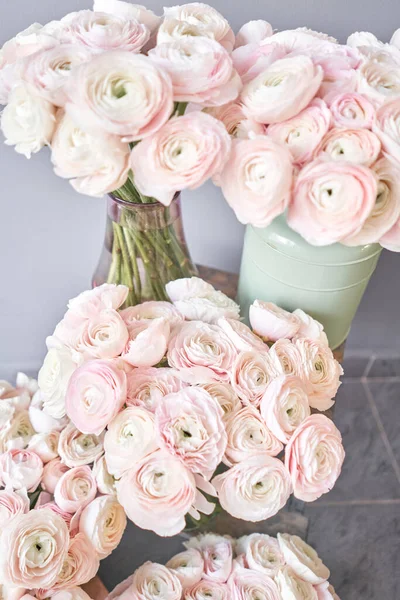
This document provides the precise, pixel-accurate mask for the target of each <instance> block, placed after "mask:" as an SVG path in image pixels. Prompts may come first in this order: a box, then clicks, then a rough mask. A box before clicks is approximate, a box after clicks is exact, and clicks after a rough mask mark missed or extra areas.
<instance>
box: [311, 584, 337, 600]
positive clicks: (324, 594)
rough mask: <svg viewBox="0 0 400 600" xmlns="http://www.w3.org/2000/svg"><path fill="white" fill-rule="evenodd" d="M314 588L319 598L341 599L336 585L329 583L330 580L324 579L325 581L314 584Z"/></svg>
mask: <svg viewBox="0 0 400 600" xmlns="http://www.w3.org/2000/svg"><path fill="white" fill-rule="evenodd" d="M314 589H315V591H316V592H317V600H340V598H339V596H338V595H337V594H336V592H335V589H334V587H333V586H332V585H330V584H329V581H324V583H320V584H319V585H316V586H314Z"/></svg>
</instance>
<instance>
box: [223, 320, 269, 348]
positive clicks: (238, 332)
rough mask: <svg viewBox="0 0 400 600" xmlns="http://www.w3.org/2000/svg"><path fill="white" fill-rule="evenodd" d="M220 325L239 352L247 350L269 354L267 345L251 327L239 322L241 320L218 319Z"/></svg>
mask: <svg viewBox="0 0 400 600" xmlns="http://www.w3.org/2000/svg"><path fill="white" fill-rule="evenodd" d="M218 325H219V326H220V327H221V329H222V330H223V331H224V332H225V333H226V335H227V336H228V337H229V339H230V340H231V341H232V342H233V344H234V345H235V347H236V348H237V350H238V351H239V352H241V351H242V352H243V351H246V350H255V349H256V350H259V351H260V352H268V346H267V344H264V342H263V341H262V340H261V338H259V337H258V335H256V334H255V333H253V332H252V330H251V329H250V327H248V326H247V325H245V323H242V322H241V321H239V319H229V318H227V317H222V318H221V319H218Z"/></svg>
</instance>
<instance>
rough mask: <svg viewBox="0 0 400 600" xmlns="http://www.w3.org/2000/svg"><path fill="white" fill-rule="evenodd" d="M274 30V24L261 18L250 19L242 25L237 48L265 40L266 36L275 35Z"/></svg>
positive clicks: (237, 37) (237, 38)
mask: <svg viewBox="0 0 400 600" xmlns="http://www.w3.org/2000/svg"><path fill="white" fill-rule="evenodd" d="M273 33H274V30H273V29H272V25H271V24H270V23H268V22H267V21H262V20H261V19H259V20H257V21H249V22H248V23H245V24H244V25H242V26H241V28H240V29H239V31H238V33H237V34H236V42H235V48H240V46H246V45H247V44H257V43H260V42H262V41H263V40H265V38H268V37H270V36H271V35H273Z"/></svg>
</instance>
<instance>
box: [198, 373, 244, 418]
mask: <svg viewBox="0 0 400 600" xmlns="http://www.w3.org/2000/svg"><path fill="white" fill-rule="evenodd" d="M201 387H202V388H204V389H205V390H206V392H208V393H209V394H210V396H211V397H212V398H215V400H216V401H217V402H218V404H219V405H220V407H221V408H222V410H223V411H224V416H223V417H222V418H223V419H224V421H226V420H227V419H228V418H229V417H230V415H232V414H233V413H235V412H237V411H238V410H240V408H241V407H242V404H241V402H240V400H239V397H238V396H237V395H236V393H235V392H234V391H233V389H232V386H231V385H230V384H229V383H223V382H222V381H216V382H215V383H205V384H203V385H202V386H201Z"/></svg>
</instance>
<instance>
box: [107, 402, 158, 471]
mask: <svg viewBox="0 0 400 600" xmlns="http://www.w3.org/2000/svg"><path fill="white" fill-rule="evenodd" d="M156 449H157V443H156V441H155V430H154V416H153V414H152V413H151V412H149V411H148V410H145V409H143V408H139V407H137V406H128V408H126V409H125V410H123V411H121V412H120V413H119V414H118V415H117V416H116V417H115V419H113V421H111V423H110V424H109V426H108V430H107V432H106V435H105V437H104V450H105V459H106V463H107V467H108V471H109V472H110V473H111V474H112V475H115V476H116V477H121V475H122V473H123V472H124V471H126V470H127V469H129V468H130V467H132V466H133V465H134V464H135V463H136V462H137V461H138V460H140V459H141V458H143V457H144V456H146V455H147V454H150V453H151V452H153V450H156Z"/></svg>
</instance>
